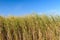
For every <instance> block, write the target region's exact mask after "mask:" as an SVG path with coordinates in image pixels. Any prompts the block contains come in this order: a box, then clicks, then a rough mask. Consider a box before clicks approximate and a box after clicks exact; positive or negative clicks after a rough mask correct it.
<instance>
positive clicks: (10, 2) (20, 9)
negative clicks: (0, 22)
mask: <svg viewBox="0 0 60 40" xmlns="http://www.w3.org/2000/svg"><path fill="white" fill-rule="evenodd" d="M33 12H36V13H38V14H42V13H45V14H59V13H60V1H59V0H3V1H1V0H0V15H4V16H7V15H16V16H18V15H26V14H32V13H33Z"/></svg>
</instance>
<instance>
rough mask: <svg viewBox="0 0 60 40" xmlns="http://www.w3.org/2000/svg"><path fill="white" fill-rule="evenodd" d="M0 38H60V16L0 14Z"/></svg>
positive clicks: (48, 39) (9, 39) (59, 39)
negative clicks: (7, 15) (8, 15)
mask: <svg viewBox="0 0 60 40" xmlns="http://www.w3.org/2000/svg"><path fill="white" fill-rule="evenodd" d="M0 40H60V16H47V15H28V16H23V17H15V16H11V17H3V16H0Z"/></svg>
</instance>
